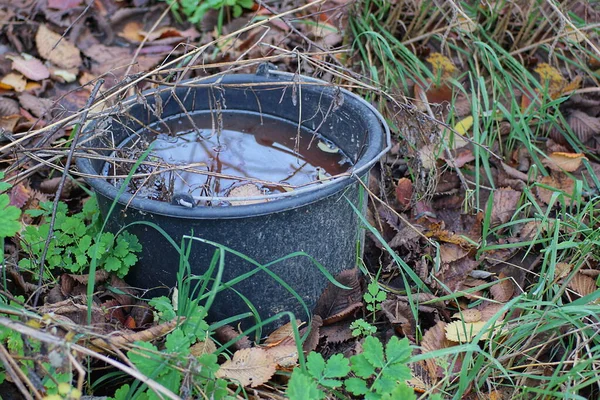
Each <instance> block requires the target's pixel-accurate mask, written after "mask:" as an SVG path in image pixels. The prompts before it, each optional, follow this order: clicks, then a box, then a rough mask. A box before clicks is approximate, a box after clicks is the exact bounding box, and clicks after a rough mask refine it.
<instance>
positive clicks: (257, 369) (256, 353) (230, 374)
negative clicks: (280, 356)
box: [215, 347, 277, 387]
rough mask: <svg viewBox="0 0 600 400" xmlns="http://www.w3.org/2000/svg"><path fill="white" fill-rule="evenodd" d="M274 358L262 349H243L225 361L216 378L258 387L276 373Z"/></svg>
mask: <svg viewBox="0 0 600 400" xmlns="http://www.w3.org/2000/svg"><path fill="white" fill-rule="evenodd" d="M276 366H277V364H276V363H275V361H274V360H273V357H271V356H270V355H269V353H267V352H266V351H265V350H263V349H260V348H256V347H254V348H251V349H242V350H238V351H236V352H235V353H234V354H233V357H232V358H231V360H228V361H225V362H224V363H223V364H222V365H221V367H220V368H219V370H218V371H217V372H216V374H215V377H217V378H227V379H230V380H232V381H236V382H239V384H240V385H242V386H251V387H256V386H259V385H262V384H263V383H265V382H267V381H268V380H269V379H271V377H272V376H273V374H274V373H275V371H276Z"/></svg>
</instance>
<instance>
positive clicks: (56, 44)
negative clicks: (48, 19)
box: [35, 24, 81, 69]
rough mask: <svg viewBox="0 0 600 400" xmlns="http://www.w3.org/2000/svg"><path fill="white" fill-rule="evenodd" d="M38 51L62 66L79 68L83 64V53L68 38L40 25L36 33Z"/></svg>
mask: <svg viewBox="0 0 600 400" xmlns="http://www.w3.org/2000/svg"><path fill="white" fill-rule="evenodd" d="M35 44H36V46H37V49H38V52H39V53H40V55H41V56H42V57H43V58H45V59H46V60H48V61H50V62H52V63H53V64H55V65H58V66H59V67H62V68H67V69H69V68H78V67H79V66H80V65H81V54H80V53H79V49H78V48H77V47H75V46H74V45H73V44H72V43H71V42H69V41H68V40H67V39H66V38H63V37H62V36H61V35H59V34H58V33H55V32H53V31H51V30H50V29H48V27H47V26H46V25H43V24H42V25H40V27H39V28H38V31H37V33H36V35H35Z"/></svg>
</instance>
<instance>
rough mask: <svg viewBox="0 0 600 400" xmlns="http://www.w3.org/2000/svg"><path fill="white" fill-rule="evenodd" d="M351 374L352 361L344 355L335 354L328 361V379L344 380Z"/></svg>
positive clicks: (326, 375)
mask: <svg viewBox="0 0 600 400" xmlns="http://www.w3.org/2000/svg"><path fill="white" fill-rule="evenodd" d="M349 372H350V361H349V360H348V359H347V358H346V357H344V355H343V354H334V355H333V356H331V357H330V358H329V360H327V365H326V366H325V374H324V376H325V377H327V378H343V377H345V376H346V375H348V373H349Z"/></svg>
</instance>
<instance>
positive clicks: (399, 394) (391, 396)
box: [381, 383, 433, 400]
mask: <svg viewBox="0 0 600 400" xmlns="http://www.w3.org/2000/svg"><path fill="white" fill-rule="evenodd" d="M416 398H417V396H416V395H415V391H414V390H413V389H412V388H411V387H410V386H408V385H407V384H405V383H400V384H399V385H397V386H396V387H395V388H394V390H392V391H391V392H389V393H385V394H384V395H383V396H382V397H381V400H397V399H402V400H416ZM429 399H430V400H433V397H429Z"/></svg>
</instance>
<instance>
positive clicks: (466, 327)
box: [444, 321, 486, 343]
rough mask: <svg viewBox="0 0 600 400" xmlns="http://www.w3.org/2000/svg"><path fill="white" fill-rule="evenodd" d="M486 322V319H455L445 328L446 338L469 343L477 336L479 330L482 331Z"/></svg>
mask: <svg viewBox="0 0 600 400" xmlns="http://www.w3.org/2000/svg"><path fill="white" fill-rule="evenodd" d="M485 324H486V321H478V322H465V321H454V322H451V323H449V324H448V325H446V327H445V328H444V330H445V331H446V338H447V339H448V340H451V341H453V342H458V343H467V342H470V341H471V340H472V339H473V338H474V337H475V336H477V335H478V334H479V332H481V330H482V329H483V327H484V326H485ZM483 336H486V335H483ZM483 336H482V338H481V339H482V340H484V339H485V338H484V337H483Z"/></svg>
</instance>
